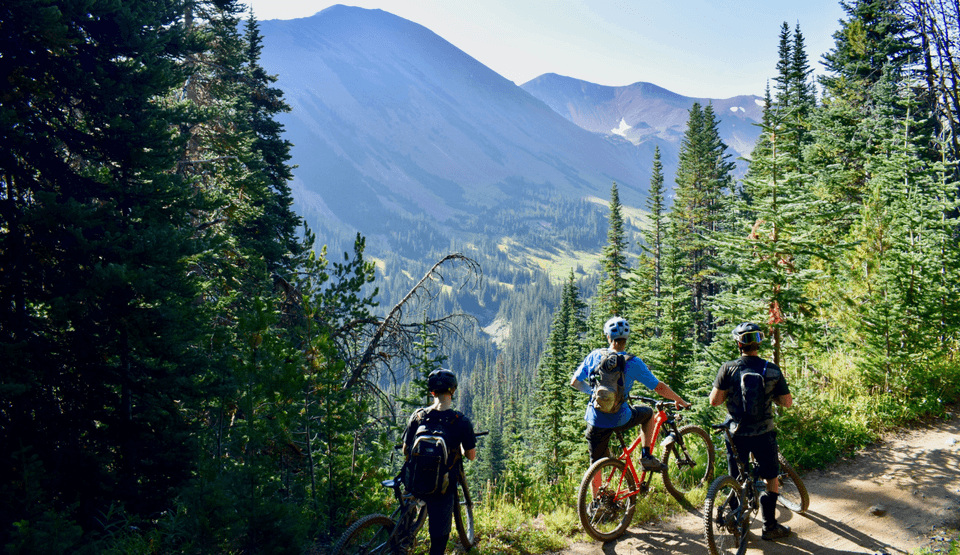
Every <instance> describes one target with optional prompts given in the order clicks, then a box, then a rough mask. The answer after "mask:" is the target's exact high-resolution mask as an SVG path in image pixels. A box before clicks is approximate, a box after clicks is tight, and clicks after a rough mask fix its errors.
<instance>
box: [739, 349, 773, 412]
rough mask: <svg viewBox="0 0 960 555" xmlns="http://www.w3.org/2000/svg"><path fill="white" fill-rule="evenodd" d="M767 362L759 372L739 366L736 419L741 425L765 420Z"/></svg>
mask: <svg viewBox="0 0 960 555" xmlns="http://www.w3.org/2000/svg"><path fill="white" fill-rule="evenodd" d="M767 364H769V363H764V365H763V369H762V370H760V372H754V371H752V370H747V368H746V366H741V367H740V369H739V372H740V407H741V409H740V414H739V415H738V416H739V418H738V419H737V420H738V421H739V423H740V425H741V426H743V425H749V424H757V423H759V422H763V421H764V420H766V412H767V386H766V376H767Z"/></svg>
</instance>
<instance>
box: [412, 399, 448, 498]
mask: <svg viewBox="0 0 960 555" xmlns="http://www.w3.org/2000/svg"><path fill="white" fill-rule="evenodd" d="M459 418H460V414H459V413H457V412H456V411H452V410H449V411H439V410H432V409H421V410H420V411H418V412H417V417H416V419H417V420H416V423H415V426H416V431H415V432H414V437H413V445H411V446H410V456H409V458H408V459H407V462H406V464H405V465H404V472H403V483H404V484H405V485H406V486H407V491H409V492H410V493H412V494H413V495H416V496H418V497H419V496H422V495H432V494H437V493H446V491H447V486H448V485H449V484H450V471H451V469H452V468H453V466H454V463H456V462H457V460H458V459H459V456H460V453H459V450H458V449H457V450H456V451H458V452H456V453H454V452H453V451H454V450H455V449H454V448H455V447H456V446H455V445H454V444H453V443H452V441H451V440H452V432H451V431H452V430H453V426H454V425H455V422H456V421H457V420H458V419H459Z"/></svg>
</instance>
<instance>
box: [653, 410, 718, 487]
mask: <svg viewBox="0 0 960 555" xmlns="http://www.w3.org/2000/svg"><path fill="white" fill-rule="evenodd" d="M678 432H679V434H680V438H679V439H678V440H676V441H674V442H673V443H671V444H670V445H669V446H668V447H667V452H666V453H665V454H664V456H663V465H664V466H665V467H666V469H665V470H664V471H663V485H664V487H665V488H667V491H669V492H670V495H672V496H674V497H675V498H676V499H677V500H678V501H682V500H683V499H684V498H685V496H686V495H687V494H688V493H690V492H691V491H693V490H695V489H697V488H700V487H707V485H708V484H710V480H712V479H713V464H714V458H715V457H716V454H715V451H714V448H713V440H712V439H710V434H708V433H707V431H706V430H704V429H703V428H701V427H699V426H692V425H691V426H684V427H682V428H680V430H678ZM681 442H682V443H683V446H682V447H681V445H680V444H681Z"/></svg>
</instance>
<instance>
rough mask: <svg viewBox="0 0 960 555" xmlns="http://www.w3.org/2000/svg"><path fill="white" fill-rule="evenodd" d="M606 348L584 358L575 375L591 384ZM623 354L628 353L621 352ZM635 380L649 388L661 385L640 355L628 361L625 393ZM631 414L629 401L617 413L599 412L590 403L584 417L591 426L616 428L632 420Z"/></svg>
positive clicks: (625, 372)
mask: <svg viewBox="0 0 960 555" xmlns="http://www.w3.org/2000/svg"><path fill="white" fill-rule="evenodd" d="M605 350H606V349H597V350H595V351H593V352H592V353H590V354H589V355H587V358H585V359H583V362H582V363H580V366H579V367H578V368H577V371H576V372H574V373H573V377H574V378H576V379H578V380H580V381H581V382H584V383H586V384H588V385H589V384H590V372H592V371H593V369H594V368H596V367H597V365H598V364H600V359H601V358H603V352H604V351H605ZM621 354H626V353H623V352H621ZM634 382H640V383H642V384H643V385H645V386H646V387H647V389H651V390H652V389H655V388H656V387H657V386H658V385H660V380H658V379H657V378H656V376H654V375H653V372H651V371H650V369H649V368H647V365H646V364H644V362H643V361H642V360H640V358H639V357H633V358H631V359H630V360H628V361H627V365H626V368H625V370H624V376H623V392H624V395H629V394H630V389H631V388H632V387H633V384H634ZM630 416H631V411H630V404H629V403H624V404H623V406H622V407H620V412H618V413H617V414H608V413H605V412H598V411H597V409H595V408H593V404H592V403H588V404H587V412H586V414H584V416H583V419H584V420H586V421H587V423H588V424H590V425H591V426H595V427H597V428H615V427H617V426H622V425H624V424H626V423H627V421H628V420H630Z"/></svg>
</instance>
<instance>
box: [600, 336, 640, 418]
mask: <svg viewBox="0 0 960 555" xmlns="http://www.w3.org/2000/svg"><path fill="white" fill-rule="evenodd" d="M631 358H633V355H629V354H628V355H621V354H620V353H618V352H616V351H614V350H613V349H604V351H603V353H602V354H601V356H600V364H598V365H597V367H596V368H594V369H593V371H591V372H590V387H591V388H592V389H593V395H592V396H591V397H590V404H592V405H593V408H594V409H596V410H597V411H598V412H604V413H608V414H616V413H618V412H620V407H622V406H623V403H625V402H626V400H627V395H626V393H625V392H624V383H623V382H624V372H625V371H626V367H627V361H628V360H630V359H631Z"/></svg>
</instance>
